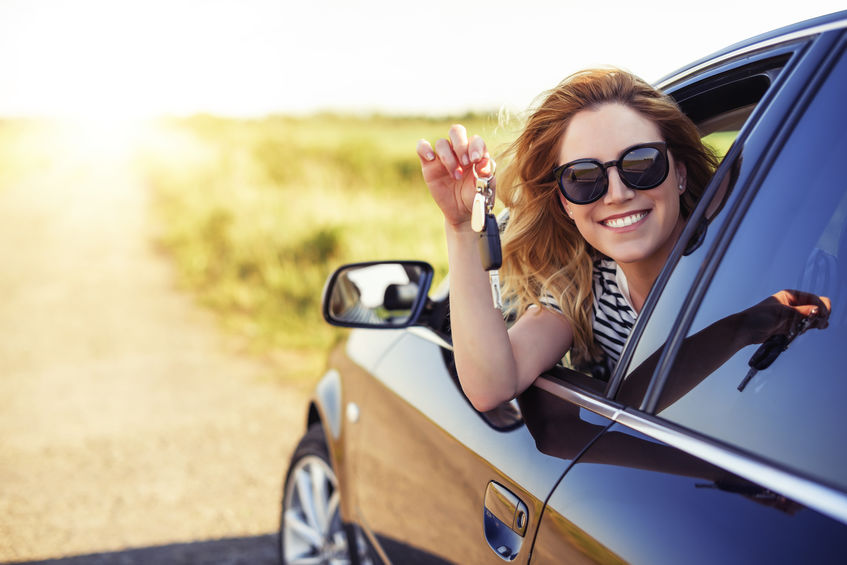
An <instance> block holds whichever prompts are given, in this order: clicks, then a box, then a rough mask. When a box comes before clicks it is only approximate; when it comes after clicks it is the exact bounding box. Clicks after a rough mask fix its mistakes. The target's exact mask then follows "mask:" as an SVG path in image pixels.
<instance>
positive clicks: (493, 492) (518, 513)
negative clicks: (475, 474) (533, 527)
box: [483, 481, 528, 561]
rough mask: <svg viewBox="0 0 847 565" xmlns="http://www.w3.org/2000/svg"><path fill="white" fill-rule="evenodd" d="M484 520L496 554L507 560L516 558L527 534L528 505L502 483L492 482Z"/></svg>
mask: <svg viewBox="0 0 847 565" xmlns="http://www.w3.org/2000/svg"><path fill="white" fill-rule="evenodd" d="M483 521H484V525H485V539H486V541H488V545H489V546H490V547H491V549H492V550H493V551H494V553H496V554H497V555H499V556H500V557H501V558H503V559H504V560H506V561H511V560H513V559H514V558H515V557H517V555H518V552H519V551H520V549H521V545H522V544H523V537H524V535H525V534H526V526H527V522H528V513H527V509H526V504H524V503H523V502H521V500H520V499H519V498H518V497H517V496H515V495H514V494H513V493H512V492H511V491H510V490H509V489H507V488H506V487H504V486H503V485H501V484H499V483H495V482H494V481H491V482H490V483H488V488H486V489H485V509H484V511H483Z"/></svg>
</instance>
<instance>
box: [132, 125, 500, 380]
mask: <svg viewBox="0 0 847 565" xmlns="http://www.w3.org/2000/svg"><path fill="white" fill-rule="evenodd" d="M459 120H461V122H462V123H464V124H466V125H467V126H468V129H469V130H472V131H474V132H480V133H481V134H483V135H484V136H485V137H486V139H487V140H490V145H491V146H492V147H493V149H494V150H495V151H496V149H497V148H498V147H499V148H502V147H504V146H505V144H506V143H507V142H508V141H510V140H511V139H512V136H513V135H514V133H515V130H516V129H517V126H516V125H515V124H514V123H512V124H510V123H508V122H507V123H505V124H503V123H500V122H503V121H505V120H502V119H500V120H498V117H497V116H496V115H468V116H463V117H461V118H452V119H430V118H400V117H381V116H372V117H367V118H365V117H351V116H336V115H316V116H310V117H270V118H266V119H262V120H234V119H223V118H217V117H210V116H197V117H193V118H189V119H180V120H171V121H168V122H166V123H164V124H160V125H162V126H163V128H164V131H166V132H167V135H157V136H155V137H154V138H152V139H153V140H154V142H151V143H148V144H147V147H146V149H145V150H144V151H143V152H142V153H141V154H140V157H139V160H138V163H137V164H138V165H139V166H140V167H141V170H142V171H143V174H144V175H145V178H146V180H147V182H148V183H149V185H150V186H151V187H152V189H153V194H154V199H153V200H154V207H155V210H156V214H157V216H158V218H159V220H160V225H161V231H160V233H159V236H158V243H159V244H160V245H161V247H162V248H163V249H164V250H166V252H167V253H169V254H170V255H171V256H172V257H173V258H174V260H175V262H176V264H177V266H178V272H179V275H180V280H181V283H182V284H183V285H184V287H185V288H187V289H189V290H190V291H191V292H193V293H196V295H197V296H198V297H199V300H200V301H201V302H202V303H203V304H205V305H206V306H208V307H210V308H212V309H213V310H214V311H215V312H217V313H218V314H219V316H220V319H221V321H222V322H223V324H224V325H225V326H226V327H227V328H229V329H230V330H231V331H233V332H235V333H236V334H237V335H240V336H243V337H244V338H246V340H245V341H246V343H248V344H249V345H250V347H251V349H253V350H254V351H256V352H263V353H264V352H274V351H277V352H278V351H288V352H291V353H296V355H297V356H298V359H299V361H298V362H297V363H295V364H296V365H297V366H298V367H299V369H297V368H294V370H293V373H295V374H296V373H304V375H303V376H309V375H307V374H306V373H312V374H311V376H312V377H314V376H317V374H314V372H315V371H317V370H319V369H320V365H321V364H322V363H323V361H322V360H323V358H324V356H325V353H326V351H327V349H328V347H330V346H331V345H332V344H333V343H334V342H335V341H336V340H337V339H338V337H339V335H340V333H339V331H338V330H334V329H333V328H331V327H329V326H328V325H327V324H326V323H325V322H324V321H323V320H322V318H321V315H320V300H321V290H322V288H323V285H324V282H325V280H326V278H327V276H328V275H329V274H330V273H331V272H332V270H333V269H335V268H336V267H337V266H338V265H340V264H342V263H347V262H353V261H366V260H374V259H421V260H425V261H428V262H430V263H432V264H433V266H434V267H435V269H436V281H435V283H436V284H438V282H439V281H440V280H441V279H442V278H443V277H444V275H446V272H447V258H446V249H445V246H444V245H445V244H444V238H443V222H442V220H441V216H440V213H439V212H438V210H437V208H436V207H435V205H434V204H433V203H432V201H431V198H430V196H429V193H428V191H427V189H426V186H425V185H424V184H423V181H422V180H421V177H420V166H419V164H418V161H417V157H416V154H415V146H416V144H417V141H418V139H419V138H421V137H424V138H427V139H430V140H431V141H434V139H436V138H438V137H444V136H445V135H446V132H447V129H448V128H449V126H450V124H451V123H454V122H455V121H459ZM294 376H296V375H294Z"/></svg>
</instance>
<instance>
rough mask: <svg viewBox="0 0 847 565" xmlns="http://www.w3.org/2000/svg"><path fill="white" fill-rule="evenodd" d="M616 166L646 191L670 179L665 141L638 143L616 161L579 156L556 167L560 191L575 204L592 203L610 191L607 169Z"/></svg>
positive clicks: (626, 178)
mask: <svg viewBox="0 0 847 565" xmlns="http://www.w3.org/2000/svg"><path fill="white" fill-rule="evenodd" d="M612 166H614V167H616V168H617V169H618V174H619V175H620V177H621V180H622V181H623V183H624V184H625V185H626V186H628V187H629V188H634V189H636V190H647V189H650V188H655V187H657V186H659V185H660V184H662V183H663V182H664V181H665V179H666V178H668V169H669V168H670V167H669V165H668V146H667V144H666V143H665V142H664V141H657V142H654V143H639V144H638V145H633V146H632V147H629V148H628V149H626V150H624V152H623V153H621V157H620V159H618V160H617V161H609V162H608V163H601V162H600V161H598V160H596V159H577V160H576V161H571V162H570V163H565V164H564V165H560V166H558V167H556V168H555V169H553V176H554V178H555V179H556V183H557V184H558V185H559V190H560V191H561V193H562V194H563V195H564V196H565V198H567V199H568V200H569V201H570V202H573V203H574V204H591V203H592V202H595V201H596V200H599V199H600V198H601V197H602V196H603V195H604V194H606V192H607V191H608V190H609V176H608V173H607V172H606V169H608V168H609V167H612Z"/></svg>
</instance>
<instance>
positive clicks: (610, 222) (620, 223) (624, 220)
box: [600, 210, 648, 228]
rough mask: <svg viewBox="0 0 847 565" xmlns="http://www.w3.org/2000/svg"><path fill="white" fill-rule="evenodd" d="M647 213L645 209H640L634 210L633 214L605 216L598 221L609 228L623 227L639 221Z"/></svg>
mask: <svg viewBox="0 0 847 565" xmlns="http://www.w3.org/2000/svg"><path fill="white" fill-rule="evenodd" d="M647 213H648V212H647V211H644V210H642V211H640V212H635V213H634V214H630V215H628V216H620V217H617V218H607V219H605V220H603V221H602V222H600V223H602V224H603V225H604V226H608V227H610V228H625V227H627V226H631V225H632V224H636V223H638V222H640V221H641V220H642V219H644V217H645V216H646V215H647Z"/></svg>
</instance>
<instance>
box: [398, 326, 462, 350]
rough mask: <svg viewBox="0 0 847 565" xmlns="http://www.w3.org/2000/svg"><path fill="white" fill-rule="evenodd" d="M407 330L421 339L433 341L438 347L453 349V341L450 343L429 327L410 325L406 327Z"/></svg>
mask: <svg viewBox="0 0 847 565" xmlns="http://www.w3.org/2000/svg"><path fill="white" fill-rule="evenodd" d="M406 331H407V332H409V333H410V334H412V335H416V336H418V337H419V338H421V339H425V340H427V341H429V342H432V343H434V344H435V345H437V346H438V347H442V348H444V349H448V350H450V351H453V344H452V343H449V342H448V341H447V340H446V339H444V338H443V337H441V336H440V335H438V334H437V333H435V332H434V331H432V330H431V329H429V328H425V327H423V326H410V327H408V328H406Z"/></svg>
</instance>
